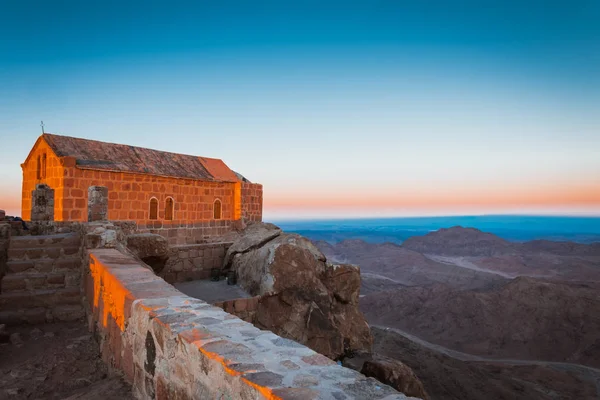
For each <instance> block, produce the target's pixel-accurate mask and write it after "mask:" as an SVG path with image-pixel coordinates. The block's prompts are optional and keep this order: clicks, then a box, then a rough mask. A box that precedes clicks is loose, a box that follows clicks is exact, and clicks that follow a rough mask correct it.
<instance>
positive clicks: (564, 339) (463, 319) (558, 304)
mask: <svg viewBox="0 0 600 400" xmlns="http://www.w3.org/2000/svg"><path fill="white" fill-rule="evenodd" d="M598 293H600V285H598V284H593V283H590V284H573V283H571V282H566V283H558V282H548V281H542V280H539V279H533V278H525V277H520V278H516V279H514V280H512V281H510V282H509V283H508V284H506V285H504V286H503V287H501V288H497V289H493V290H489V291H484V292H482V291H461V290H457V289H453V288H450V287H448V286H446V285H434V286H428V287H411V288H405V289H400V290H394V291H388V292H380V293H376V294H371V295H367V296H365V297H363V298H361V304H360V306H361V310H362V311H363V312H364V313H365V315H366V316H367V319H368V321H369V322H370V323H372V324H376V325H383V326H389V327H392V328H398V329H401V330H403V331H406V332H408V333H410V334H413V335H416V336H418V337H419V338H421V339H424V340H427V341H429V342H432V343H436V344H439V345H442V346H445V347H448V348H451V349H453V350H458V351H461V352H465V353H469V354H475V355H479V356H487V357H494V358H515V359H522V360H543V361H557V362H568V363H577V364H583V365H588V366H591V367H595V368H599V367H600V295H598Z"/></svg>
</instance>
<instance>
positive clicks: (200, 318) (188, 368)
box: [85, 249, 406, 400]
mask: <svg viewBox="0 0 600 400" xmlns="http://www.w3.org/2000/svg"><path fill="white" fill-rule="evenodd" d="M85 282H86V283H85V294H86V297H87V302H86V303H87V304H88V305H89V309H90V314H89V320H90V325H91V327H92V328H93V329H94V331H95V333H96V336H97V337H98V338H99V339H100V342H101V344H100V347H101V353H102V358H103V359H104V360H105V361H106V362H107V364H108V365H110V366H111V367H113V368H115V369H117V370H120V371H123V372H124V375H125V377H126V378H127V380H128V381H129V382H131V383H132V384H133V391H134V395H135V396H136V397H137V398H140V399H179V400H186V399H270V400H276V399H285V400H288V399H289V400H291V399H307V400H310V399H347V400H351V399H374V400H378V399H386V400H393V399H406V397H405V396H404V395H402V394H400V393H398V392H396V391H395V390H394V389H392V388H391V387H389V386H386V385H383V384H381V383H380V382H378V381H376V380H374V379H372V378H366V377H365V376H363V375H361V374H359V373H358V372H355V371H353V370H349V369H346V368H344V367H341V366H339V365H337V364H336V363H335V362H333V361H331V360H329V359H328V358H326V357H324V356H322V355H320V354H318V353H315V352H314V351H312V350H310V349H309V348H307V347H305V346H302V345H300V344H298V343H296V342H293V341H291V340H288V339H284V338H281V337H278V336H277V335H275V334H273V333H272V332H268V331H261V330H259V329H258V328H256V327H254V326H253V325H251V324H249V323H247V322H244V321H242V320H240V319H239V318H237V317H235V316H232V315H230V314H227V313H226V312H224V311H223V310H221V309H219V308H217V307H214V306H211V305H209V304H207V303H205V302H203V301H201V300H197V299H194V298H191V297H188V296H185V295H183V294H182V293H181V292H179V291H177V290H176V289H175V288H173V287H172V286H171V285H169V284H168V283H166V282H165V281H164V280H163V279H161V278H159V277H157V276H156V275H154V274H153V273H152V271H150V270H148V269H147V268H145V267H144V266H142V265H141V264H139V263H137V262H136V261H135V260H134V259H133V258H131V257H128V256H125V255H123V254H121V253H119V252H118V251H116V250H113V249H98V250H93V251H91V252H90V264H89V270H88V271H87V273H86V278H85Z"/></svg>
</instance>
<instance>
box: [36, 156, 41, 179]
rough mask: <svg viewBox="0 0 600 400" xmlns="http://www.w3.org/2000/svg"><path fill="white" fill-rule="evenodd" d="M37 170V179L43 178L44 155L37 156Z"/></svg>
mask: <svg viewBox="0 0 600 400" xmlns="http://www.w3.org/2000/svg"><path fill="white" fill-rule="evenodd" d="M35 172H36V177H37V179H42V156H37V169H36V170H35Z"/></svg>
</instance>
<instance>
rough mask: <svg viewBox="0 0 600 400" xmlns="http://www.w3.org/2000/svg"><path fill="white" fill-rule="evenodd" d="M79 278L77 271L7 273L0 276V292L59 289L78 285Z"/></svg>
mask: <svg viewBox="0 0 600 400" xmlns="http://www.w3.org/2000/svg"><path fill="white" fill-rule="evenodd" d="M80 280H81V274H80V273H79V271H73V272H70V273H65V272H51V273H48V274H39V273H36V274H33V273H29V274H27V273H21V274H9V275H6V276H5V277H4V278H2V282H1V283H0V293H12V292H25V291H31V290H37V289H60V288H65V287H74V286H78V285H79V282H80Z"/></svg>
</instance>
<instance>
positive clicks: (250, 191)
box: [242, 182, 263, 222]
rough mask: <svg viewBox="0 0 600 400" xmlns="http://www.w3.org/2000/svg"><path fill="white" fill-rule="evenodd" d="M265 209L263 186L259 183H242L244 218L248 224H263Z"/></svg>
mask: <svg viewBox="0 0 600 400" xmlns="http://www.w3.org/2000/svg"><path fill="white" fill-rule="evenodd" d="M262 209H263V186H262V185H261V184H258V183H250V182H243V183H242V217H243V218H244V219H245V220H246V221H248V222H261V221H262Z"/></svg>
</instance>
